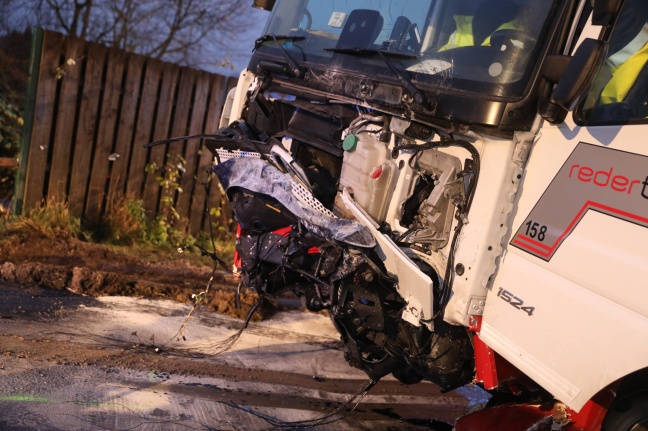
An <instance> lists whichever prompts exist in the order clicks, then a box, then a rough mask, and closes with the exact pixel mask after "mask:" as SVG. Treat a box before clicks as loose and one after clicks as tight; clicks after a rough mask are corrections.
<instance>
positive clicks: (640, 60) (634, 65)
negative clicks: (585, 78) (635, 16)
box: [601, 24, 648, 104]
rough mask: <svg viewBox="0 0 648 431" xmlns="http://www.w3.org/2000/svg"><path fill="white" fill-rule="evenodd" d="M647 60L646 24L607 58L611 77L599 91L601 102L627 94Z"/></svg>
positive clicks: (647, 26)
mask: <svg viewBox="0 0 648 431" xmlns="http://www.w3.org/2000/svg"><path fill="white" fill-rule="evenodd" d="M646 61H648V24H646V25H644V27H643V29H642V30H641V32H639V34H638V35H637V36H636V37H635V38H634V39H633V40H632V41H631V42H630V43H629V44H628V45H626V46H625V47H623V49H621V50H619V52H617V53H615V54H614V55H611V56H610V57H609V58H608V59H607V63H608V65H609V66H610V67H611V72H612V78H611V79H610V80H609V81H608V83H607V84H606V85H605V88H603V92H602V93H601V103H605V104H607V103H615V102H621V101H623V100H624V99H625V97H626V96H627V95H628V92H629V91H630V89H631V88H632V86H633V85H634V83H635V81H636V80H637V77H638V76H639V74H640V73H641V70H642V69H643V67H644V65H645V64H646Z"/></svg>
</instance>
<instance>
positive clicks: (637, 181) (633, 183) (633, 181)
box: [628, 180, 641, 194]
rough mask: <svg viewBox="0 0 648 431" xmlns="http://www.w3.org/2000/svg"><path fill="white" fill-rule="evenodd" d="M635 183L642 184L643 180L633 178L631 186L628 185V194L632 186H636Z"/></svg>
mask: <svg viewBox="0 0 648 431" xmlns="http://www.w3.org/2000/svg"><path fill="white" fill-rule="evenodd" d="M635 184H641V181H639V180H632V182H631V183H630V187H628V194H630V193H631V192H632V186H634V185H635Z"/></svg>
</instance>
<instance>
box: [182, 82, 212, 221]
mask: <svg viewBox="0 0 648 431" xmlns="http://www.w3.org/2000/svg"><path fill="white" fill-rule="evenodd" d="M209 78H210V76H209V74H207V73H206V72H201V73H199V74H198V75H197V76H196V86H195V90H194V100H193V106H192V108H191V121H190V123H189V130H188V131H187V134H188V135H196V134H199V133H202V131H203V122H204V120H205V112H206V110H207V96H208V95H209ZM201 144H202V141H201V140H198V139H191V140H189V141H187V144H186V148H185V168H186V171H185V172H184V173H183V174H182V177H181V178H180V188H181V189H182V193H180V194H179V195H178V200H177V202H176V211H178V214H179V215H180V217H181V218H182V219H185V220H187V222H188V221H189V218H190V209H191V199H192V197H193V195H194V191H195V189H196V187H202V186H201V185H200V182H201V181H202V180H203V179H204V177H205V173H204V172H199V171H198V158H199V155H200V152H201V150H202V149H203V148H202V145H201ZM205 151H207V150H206V149H205Z"/></svg>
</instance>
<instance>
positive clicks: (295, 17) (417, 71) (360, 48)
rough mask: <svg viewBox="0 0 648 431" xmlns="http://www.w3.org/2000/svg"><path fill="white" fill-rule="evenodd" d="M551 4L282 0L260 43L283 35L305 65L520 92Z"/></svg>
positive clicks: (270, 43)
mask: <svg viewBox="0 0 648 431" xmlns="http://www.w3.org/2000/svg"><path fill="white" fill-rule="evenodd" d="M554 6H555V2H551V1H548V0H547V1H538V0H481V1H480V0H347V1H344V0H278V1H277V3H276V5H275V7H274V9H273V11H272V14H271V16H270V18H269V21H268V23H267V25H266V28H265V32H264V34H265V35H273V36H275V37H274V38H272V37H266V38H265V39H264V40H263V42H260V43H259V45H260V46H264V50H263V51H264V52H272V51H265V50H266V49H267V50H273V49H274V50H278V49H277V46H276V45H277V43H281V44H282V46H283V48H284V51H285V53H288V55H289V56H290V57H291V58H292V59H294V60H295V61H296V62H297V63H299V64H301V65H307V66H308V65H311V66H317V65H319V66H320V68H322V67H323V68H335V69H336V70H344V69H348V70H349V71H350V72H354V73H366V74H367V75H370V76H371V77H372V78H373V79H380V77H381V76H382V77H384V78H385V79H390V80H393V81H400V82H402V81H403V75H406V78H407V80H408V81H411V82H412V83H414V85H416V86H417V87H419V88H426V87H430V88H431V87H437V88H438V87H444V88H447V87H450V88H453V89H459V90H464V91H469V92H475V93H480V94H483V95H486V96H488V97H492V96H495V97H504V98H516V97H520V96H521V95H522V93H523V91H524V88H525V86H526V80H527V79H526V77H528V76H529V74H530V72H531V70H532V69H533V67H534V65H535V63H536V58H537V56H538V52H539V50H540V46H541V45H542V42H543V41H542V39H543V36H544V35H545V34H546V33H547V31H546V28H547V26H548V25H549V23H550V22H551V14H552V13H553V11H554V10H555V7H554ZM277 36H280V38H277ZM385 58H389V60H388V61H387V62H386V61H385ZM395 68H397V70H398V73H395ZM399 74H400V75H401V76H400V77H399V76H398V75H399Z"/></svg>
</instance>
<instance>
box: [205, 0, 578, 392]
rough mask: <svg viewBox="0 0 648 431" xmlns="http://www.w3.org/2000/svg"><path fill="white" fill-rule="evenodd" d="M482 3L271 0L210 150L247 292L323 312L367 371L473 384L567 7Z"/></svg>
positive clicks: (348, 353) (445, 385) (570, 5)
mask: <svg viewBox="0 0 648 431" xmlns="http://www.w3.org/2000/svg"><path fill="white" fill-rule="evenodd" d="M351 3H352V4H351ZM414 3H415V4H414ZM478 3H479V2H468V1H461V2H457V1H449V0H448V1H443V0H427V1H422V2H407V1H403V0H392V1H378V2H375V1H354V2H314V1H310V2H309V1H307V0H278V1H277V2H276V4H275V5H274V8H273V10H272V12H271V16H270V19H269V21H268V24H267V26H266V29H265V32H264V36H262V37H261V38H259V39H258V40H257V44H256V47H255V51H254V54H253V56H252V59H251V61H250V64H249V67H248V69H247V70H246V71H245V72H244V73H243V74H242V75H241V78H240V80H239V84H238V86H237V88H236V89H235V90H233V91H232V92H231V93H230V96H229V99H230V100H229V103H228V107H227V108H226V111H225V112H224V114H223V118H222V121H221V129H220V130H219V131H218V133H217V136H216V137H215V138H214V139H212V140H211V141H209V142H208V144H207V147H208V148H209V149H210V151H212V152H213V153H214V155H215V159H216V162H217V163H216V165H215V167H214V168H213V169H214V171H215V173H216V175H217V176H218V178H219V180H220V182H221V184H222V186H223V188H224V189H225V190H226V192H227V197H228V199H229V200H230V202H231V204H232V208H233V211H234V215H235V218H236V220H237V221H238V223H239V225H240V227H241V235H240V237H239V239H238V242H237V251H238V254H239V256H240V259H241V266H240V268H239V271H240V273H241V276H242V279H243V283H244V285H246V286H248V287H250V288H252V289H254V290H256V291H257V292H258V293H259V294H261V295H268V296H276V295H279V294H282V293H283V292H286V291H292V292H294V293H295V294H297V295H299V296H300V297H301V298H302V300H303V303H304V304H305V306H306V307H307V308H308V309H310V310H314V311H319V310H328V311H329V312H330V315H331V317H332V320H333V322H334V324H335V326H336V328H337V329H338V331H339V332H340V334H341V338H342V341H343V343H344V356H345V358H346V360H347V361H348V362H349V363H350V364H351V365H352V366H354V367H357V368H360V369H362V370H363V371H365V372H366V373H367V375H368V376H369V377H370V378H372V379H374V380H376V379H379V378H381V377H383V376H385V375H387V374H390V373H391V374H393V375H394V376H395V377H396V378H398V379H399V380H401V381H402V382H405V383H416V382H418V381H420V380H422V379H426V380H430V381H432V382H434V383H436V384H438V385H439V386H440V387H441V388H442V389H444V390H451V389H453V388H456V387H459V386H462V385H464V384H467V383H470V382H472V381H474V380H475V361H474V357H475V354H474V353H475V352H474V347H473V339H472V337H473V336H472V334H471V333H470V332H469V329H468V328H470V327H471V326H473V327H474V322H475V320H474V319H476V318H480V316H481V313H482V312H483V306H484V301H485V298H486V292H487V290H488V289H490V288H491V287H492V286H491V279H492V277H493V275H494V274H495V272H496V270H497V263H498V259H499V258H500V255H501V253H502V241H503V237H504V236H505V234H506V231H507V228H506V220H507V217H508V215H509V213H510V211H511V209H512V200H513V197H514V196H515V193H516V191H517V188H518V185H519V181H520V174H521V172H522V169H523V168H524V164H525V161H526V157H527V155H528V152H529V148H530V146H531V144H532V142H533V137H534V133H535V132H536V131H537V121H536V117H537V113H538V100H539V98H540V94H542V93H543V92H546V91H547V89H548V88H549V87H548V85H549V84H548V83H547V82H545V81H543V80H542V79H541V78H540V67H541V61H540V60H539V59H541V58H543V57H544V56H546V55H547V53H548V52H553V51H558V50H560V49H562V48H563V47H564V44H565V37H566V36H565V34H564V33H563V32H561V31H560V29H559V27H558V25H557V23H558V22H559V21H560V17H567V16H570V14H572V13H573V12H574V10H575V8H576V2H550V1H547V2H532V1H523V2H520V3H515V4H513V3H511V2H508V1H507V0H488V1H485V2H482V3H479V6H478ZM502 11H504V12H502ZM469 17H470V19H471V20H472V22H473V26H472V27H473V32H472V34H471V35H470V41H469V42H468V41H467V39H466V36H467V35H465V34H463V35H462V34H461V26H460V23H461V22H462V20H465V19H469ZM528 312H529V313H532V312H533V310H528Z"/></svg>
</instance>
